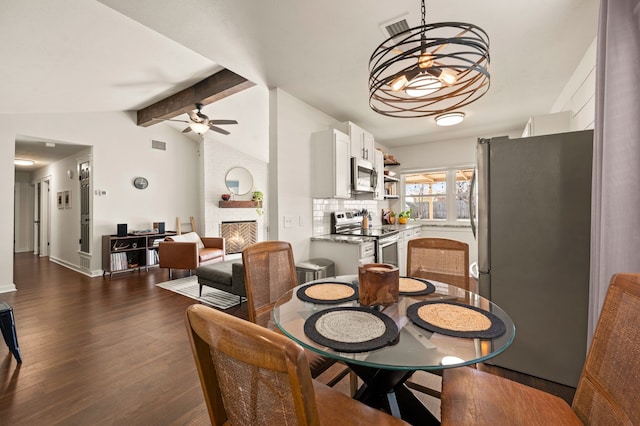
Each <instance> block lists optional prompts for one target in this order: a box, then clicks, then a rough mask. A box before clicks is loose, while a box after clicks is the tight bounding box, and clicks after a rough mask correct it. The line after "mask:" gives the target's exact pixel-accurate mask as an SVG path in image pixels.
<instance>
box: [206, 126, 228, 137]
mask: <svg viewBox="0 0 640 426" xmlns="http://www.w3.org/2000/svg"><path fill="white" fill-rule="evenodd" d="M209 128H210V129H211V130H213V131H214V132H218V133H222V134H223V135H230V134H231V133H229V132H227V131H226V130H225V129H221V128H220V127H216V126H214V125H211V124H210V125H209Z"/></svg>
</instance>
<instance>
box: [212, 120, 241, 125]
mask: <svg viewBox="0 0 640 426" xmlns="http://www.w3.org/2000/svg"><path fill="white" fill-rule="evenodd" d="M209 123H211V124H238V122H237V121H236V120H209Z"/></svg>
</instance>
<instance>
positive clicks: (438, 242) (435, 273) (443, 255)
mask: <svg viewBox="0 0 640 426" xmlns="http://www.w3.org/2000/svg"><path fill="white" fill-rule="evenodd" d="M407 276H410V277H418V278H426V279H432V280H435V281H441V282H443V283H447V284H452V285H455V286H457V287H460V288H463V289H465V290H469V245H468V244H466V243H463V242H461V241H455V240H448V239H445V238H415V239H413V240H409V243H408V244H407Z"/></svg>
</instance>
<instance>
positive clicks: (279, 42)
mask: <svg viewBox="0 0 640 426" xmlns="http://www.w3.org/2000/svg"><path fill="white" fill-rule="evenodd" d="M597 11H598V1H597V0H539V1H535V2H533V1H531V2H520V1H515V2H514V1H508V0H486V1H476V0H451V1H442V2H430V1H428V2H427V22H439V21H462V22H471V23H474V24H476V25H478V26H480V27H482V28H483V29H484V30H485V31H486V32H487V33H488V34H489V37H490V40H491V68H490V71H491V88H490V89H489V92H488V93H487V95H485V96H484V97H483V98H482V99H480V100H479V101H477V102H476V103H474V104H472V105H470V106H468V107H466V108H464V112H465V113H466V114H467V119H466V120H465V122H464V123H463V124H461V125H458V126H455V127H451V128H439V127H436V126H435V124H434V122H433V119H432V118H422V119H398V118H390V117H385V116H381V115H379V114H376V113H375V112H373V111H372V110H371V109H370V108H369V105H368V88H367V82H368V61H369V56H370V55H371V53H372V52H373V50H374V49H375V47H376V46H377V45H378V44H380V43H381V42H382V41H383V40H384V38H385V36H384V34H383V32H382V30H381V28H380V25H381V24H382V23H384V22H388V21H389V20H392V19H394V18H397V17H400V16H403V17H405V18H406V19H407V20H408V22H409V24H410V26H415V25H418V24H419V19H420V16H419V12H420V2H419V1H418V0H397V1H393V2H382V1H371V0H349V1H346V2H345V1H340V0H323V1H316V2H306V1H299V0H273V1H246V0H244V1H241V0H182V1H180V2H175V1H168V0H165V1H158V0H136V1H135V2H132V1H129V0H102V1H96V0H66V1H64V2H51V1H47V0H28V1H27V0H25V1H9V2H2V3H1V4H0V40H2V43H0V57H2V63H3V65H2V66H1V67H0V93H1V96H0V114H2V113H34V112H41V113H58V112H84V111H91V112H94V111H124V110H139V109H142V108H144V107H148V106H149V105H152V104H154V103H155V102H157V101H159V100H161V99H164V98H167V97H169V96H171V95H174V94H175V93H178V92H179V91H180V90H183V89H185V88H187V87H189V86H191V85H193V84H194V83H196V82H198V81H201V80H202V79H204V78H206V77H207V76H209V75H211V74H213V73H215V72H217V71H219V70H221V69H224V68H226V69H229V70H231V71H233V72H234V73H237V74H239V75H240V76H242V77H244V78H246V79H248V80H250V81H252V82H254V83H256V84H258V85H263V86H266V87H269V88H272V87H279V88H281V89H283V90H285V91H286V92H288V93H290V94H291V95H293V96H295V97H297V98H299V99H301V100H302V101H304V102H306V103H308V104H310V105H312V106H314V107H316V108H317V109H319V110H321V111H323V112H325V113H327V114H329V115H331V116H333V117H335V118H336V119H338V120H345V121H346V120H351V121H354V122H356V123H358V124H360V125H361V126H362V127H364V128H366V129H367V130H369V131H371V132H372V133H373V134H374V135H375V136H376V139H377V141H379V142H380V143H382V144H384V145H386V146H388V147H393V146H402V145H408V144H414V143H422V142H429V141H433V140H443V139H452V138H459V137H475V136H493V135H495V134H500V133H503V132H504V131H506V130H512V129H517V128H522V127H523V126H524V124H525V123H526V120H527V118H528V117H529V116H531V115H536V114H544V113H547V112H548V111H549V109H550V108H551V106H552V104H553V102H554V101H555V100H556V98H557V96H558V94H559V93H560V91H561V90H562V88H563V86H564V84H565V83H566V81H567V80H568V78H569V77H570V76H571V73H572V72H573V70H574V69H575V67H576V66H577V64H578V62H579V60H580V59H581V58H582V56H583V55H584V53H585V51H586V49H587V48H588V46H589V45H590V44H591V42H592V41H593V40H594V37H595V35H596V28H597ZM214 105H215V104H214ZM212 106H213V105H212ZM212 106H211V107H212ZM204 112H205V113H206V109H205V110H204Z"/></svg>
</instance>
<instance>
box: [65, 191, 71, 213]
mask: <svg viewBox="0 0 640 426" xmlns="http://www.w3.org/2000/svg"><path fill="white" fill-rule="evenodd" d="M64 208H65V209H70V208H71V191H64Z"/></svg>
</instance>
